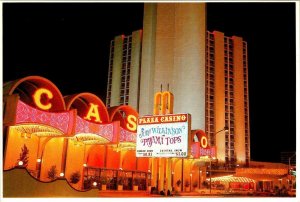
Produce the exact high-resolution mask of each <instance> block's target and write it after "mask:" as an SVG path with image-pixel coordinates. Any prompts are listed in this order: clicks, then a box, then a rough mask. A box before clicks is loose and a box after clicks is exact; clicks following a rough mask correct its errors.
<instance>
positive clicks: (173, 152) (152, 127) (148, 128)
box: [136, 114, 190, 157]
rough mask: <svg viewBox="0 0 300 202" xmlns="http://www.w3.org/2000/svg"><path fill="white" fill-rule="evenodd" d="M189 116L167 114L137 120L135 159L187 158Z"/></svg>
mask: <svg viewBox="0 0 300 202" xmlns="http://www.w3.org/2000/svg"><path fill="white" fill-rule="evenodd" d="M189 129H190V115H189V114H169V115H163V116H144V117H139V118H138V127H137V140H136V156H137V157H187V156H188V145H189Z"/></svg>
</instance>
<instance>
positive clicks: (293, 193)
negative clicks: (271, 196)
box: [288, 189, 296, 197]
mask: <svg viewBox="0 0 300 202" xmlns="http://www.w3.org/2000/svg"><path fill="white" fill-rule="evenodd" d="M288 195H289V196H294V197H296V189H291V190H288Z"/></svg>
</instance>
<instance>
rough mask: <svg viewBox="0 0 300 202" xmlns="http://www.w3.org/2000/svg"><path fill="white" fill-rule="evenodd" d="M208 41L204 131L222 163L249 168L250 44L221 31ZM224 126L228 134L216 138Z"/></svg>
mask: <svg viewBox="0 0 300 202" xmlns="http://www.w3.org/2000/svg"><path fill="white" fill-rule="evenodd" d="M206 40H207V41H206V46H207V48H206V50H207V52H206V128H205V131H206V132H207V134H208V137H209V139H210V144H211V145H215V146H217V148H218V149H217V156H218V160H219V161H221V162H225V163H226V164H227V165H229V166H233V165H235V164H249V161H250V132H249V102H248V62H247V61H248V60H247V55H248V54H247V42H245V41H243V39H242V38H241V37H237V36H233V37H227V36H224V33H222V32H219V31H214V32H209V31H208V32H207V39H206ZM224 126H225V127H226V128H227V131H225V132H223V133H218V134H217V131H219V130H220V129H222V128H223V127H224ZM224 143H225V144H224Z"/></svg>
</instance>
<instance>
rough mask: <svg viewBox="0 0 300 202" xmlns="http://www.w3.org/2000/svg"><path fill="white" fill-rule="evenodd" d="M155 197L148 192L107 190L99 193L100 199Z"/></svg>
mask: <svg viewBox="0 0 300 202" xmlns="http://www.w3.org/2000/svg"><path fill="white" fill-rule="evenodd" d="M153 196H154V197H155V196H156V195H153V194H150V193H149V192H148V191H132V190H123V191H117V190H106V191H99V197H112V198H119V197H122V198H128V197H153Z"/></svg>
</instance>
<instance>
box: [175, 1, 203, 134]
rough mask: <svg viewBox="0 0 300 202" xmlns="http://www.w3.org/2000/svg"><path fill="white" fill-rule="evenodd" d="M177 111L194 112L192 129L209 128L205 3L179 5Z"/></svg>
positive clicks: (176, 66)
mask: <svg viewBox="0 0 300 202" xmlns="http://www.w3.org/2000/svg"><path fill="white" fill-rule="evenodd" d="M174 21H175V29H174V30H175V35H174V37H175V38H174V69H173V84H172V88H171V90H173V89H174V90H173V94H174V97H175V102H174V113H182V112H185V113H190V114H191V115H192V129H202V130H205V50H206V5H205V3H184V4H182V3H178V4H175V18H174Z"/></svg>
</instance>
